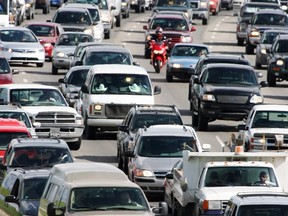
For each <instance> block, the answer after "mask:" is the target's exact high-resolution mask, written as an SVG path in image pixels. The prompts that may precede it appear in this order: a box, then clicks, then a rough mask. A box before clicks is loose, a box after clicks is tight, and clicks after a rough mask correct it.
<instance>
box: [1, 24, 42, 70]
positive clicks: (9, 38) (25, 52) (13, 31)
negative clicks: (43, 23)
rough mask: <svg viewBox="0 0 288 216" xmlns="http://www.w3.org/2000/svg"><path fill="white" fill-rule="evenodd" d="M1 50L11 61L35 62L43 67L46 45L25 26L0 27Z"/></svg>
mask: <svg viewBox="0 0 288 216" xmlns="http://www.w3.org/2000/svg"><path fill="white" fill-rule="evenodd" d="M0 50H1V51H2V53H3V55H4V56H5V58H6V59H7V61H8V62H9V63H23V64H28V63H34V64H36V65H37V67H43V65H44V62H45V51H44V47H43V46H42V45H41V44H40V42H39V40H38V39H37V37H36V36H35V34H34V33H33V32H32V31H31V30H30V29H28V28H25V27H3V28H1V29H0Z"/></svg>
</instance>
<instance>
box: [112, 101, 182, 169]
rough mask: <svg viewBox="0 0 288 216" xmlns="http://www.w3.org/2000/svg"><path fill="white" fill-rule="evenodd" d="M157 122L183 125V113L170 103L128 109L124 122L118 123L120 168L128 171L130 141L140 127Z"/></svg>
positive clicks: (135, 106)
mask: <svg viewBox="0 0 288 216" xmlns="http://www.w3.org/2000/svg"><path fill="white" fill-rule="evenodd" d="M156 124H178V125H183V124H184V123H183V120H182V117H181V114H180V112H179V110H178V109H177V107H176V106H169V105H137V104H135V105H134V106H133V107H131V109H130V110H129V111H128V113H127V115H126V116H125V118H124V119H123V121H122V123H121V124H120V125H118V133H117V159H118V168H119V169H122V170H123V171H124V172H125V173H127V162H128V160H127V158H126V157H125V154H124V153H125V151H126V150H128V145H129V142H130V141H132V140H133V138H134V137H135V134H136V132H137V130H138V129H139V128H142V127H149V126H151V125H156Z"/></svg>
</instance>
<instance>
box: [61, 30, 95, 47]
mask: <svg viewBox="0 0 288 216" xmlns="http://www.w3.org/2000/svg"><path fill="white" fill-rule="evenodd" d="M92 41H93V36H92V35H86V34H77V33H75V34H62V35H60V37H59V39H58V41H57V45H61V46H77V45H78V44H79V43H82V42H92Z"/></svg>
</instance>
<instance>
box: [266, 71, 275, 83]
mask: <svg viewBox="0 0 288 216" xmlns="http://www.w3.org/2000/svg"><path fill="white" fill-rule="evenodd" d="M267 82H268V83H269V86H270V87H275V86H276V77H275V76H273V75H272V73H269V71H268V70H267Z"/></svg>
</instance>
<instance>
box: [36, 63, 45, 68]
mask: <svg viewBox="0 0 288 216" xmlns="http://www.w3.org/2000/svg"><path fill="white" fill-rule="evenodd" d="M43 65H44V63H36V66H37V67H43Z"/></svg>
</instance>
